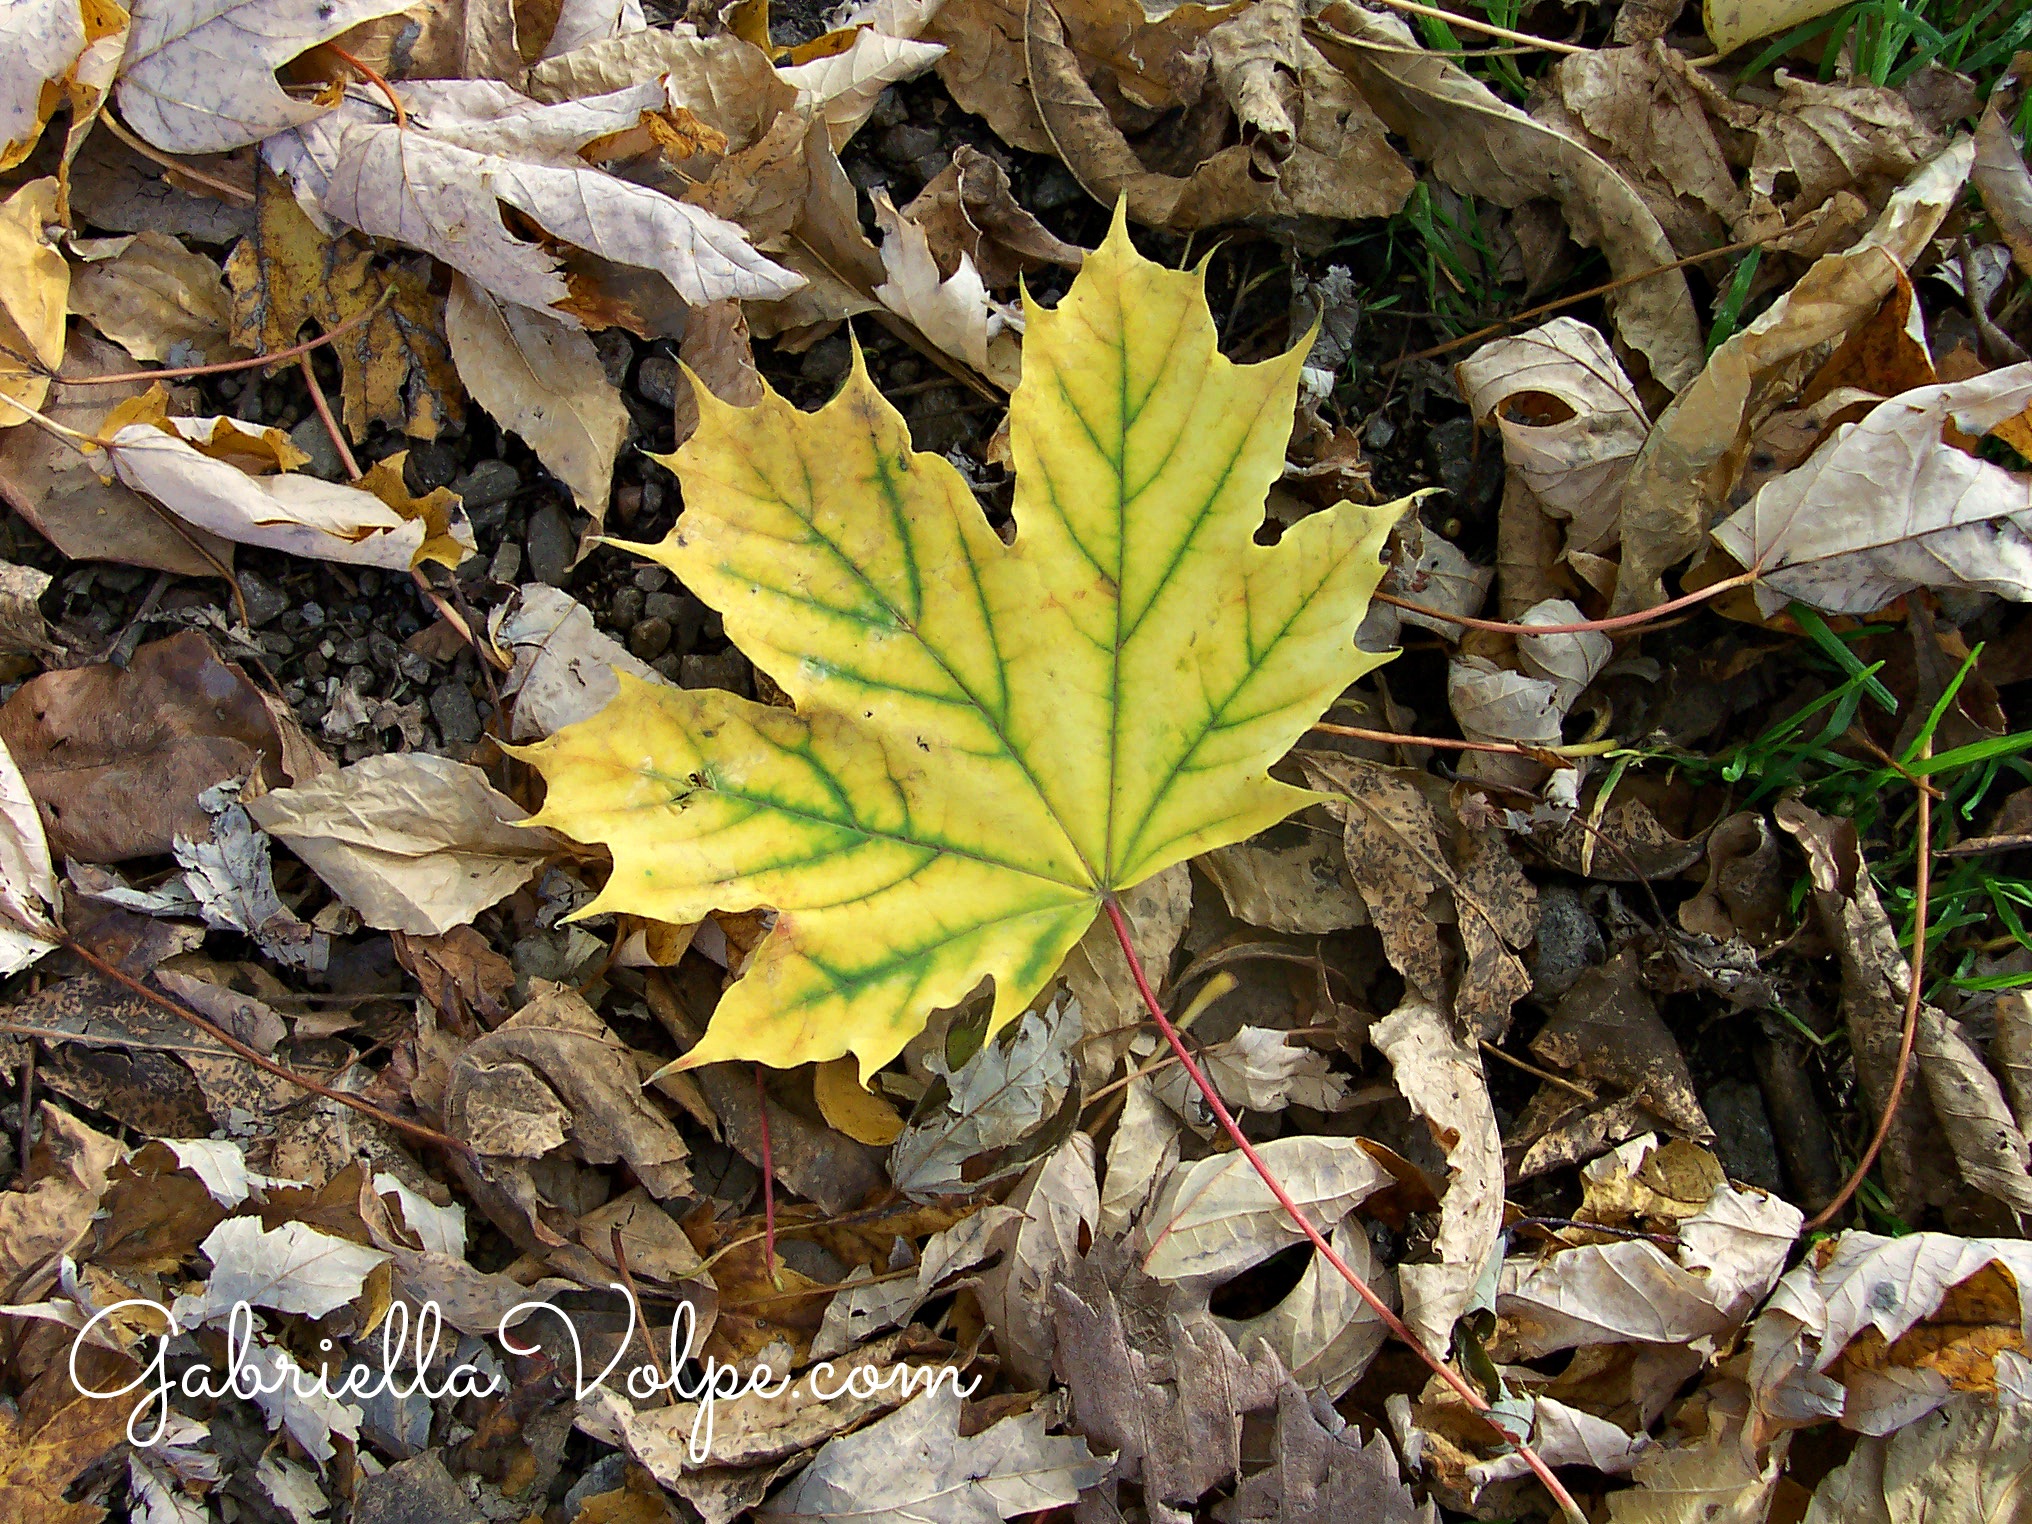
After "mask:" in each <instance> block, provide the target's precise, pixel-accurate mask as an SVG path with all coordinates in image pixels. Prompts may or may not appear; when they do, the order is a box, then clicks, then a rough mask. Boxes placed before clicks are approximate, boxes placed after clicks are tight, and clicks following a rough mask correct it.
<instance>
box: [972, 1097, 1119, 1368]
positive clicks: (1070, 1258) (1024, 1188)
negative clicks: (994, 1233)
mask: <svg viewBox="0 0 2032 1524" xmlns="http://www.w3.org/2000/svg"><path fill="white" fill-rule="evenodd" d="M1007 1205H1008V1206H1009V1207H1010V1208H1011V1209H1012V1210H1014V1211H1017V1212H1021V1213H1022V1214H1023V1217H1022V1220H1021V1221H1020V1222H1016V1223H1014V1224H1012V1225H1011V1226H1010V1227H1009V1228H1008V1229H1006V1230H1005V1231H1004V1233H1003V1234H1001V1235H1000V1237H999V1240H998V1242H999V1245H1000V1247H1001V1248H1002V1257H1001V1260H1000V1261H999V1262H998V1263H997V1264H995V1265H994V1266H992V1267H991V1268H990V1269H989V1270H987V1271H986V1272H985V1273H984V1274H983V1275H981V1276H980V1277H979V1279H978V1281H977V1282H976V1284H975V1288H974V1295H975V1296H976V1297H977V1298H978V1299H979V1300H980V1304H981V1312H982V1314H983V1316H985V1317H986V1319H987V1321H988V1327H989V1328H990V1329H991V1330H993V1332H994V1336H995V1347H996V1348H997V1349H999V1350H1000V1351H1001V1353H1002V1358H1003V1360H1004V1361H1006V1362H1007V1365H1008V1369H1009V1373H1010V1374H1011V1375H1012V1376H1013V1377H1014V1378H1015V1379H1016V1380H1017V1382H1018V1383H1020V1384H1021V1385H1023V1386H1026V1387H1032V1388H1035V1389H1037V1390H1039V1391H1042V1390H1043V1389H1044V1388H1046V1387H1047V1386H1049V1385H1050V1384H1051V1357H1052V1345H1053V1320H1052V1310H1051V1288H1052V1287H1053V1285H1055V1284H1056V1283H1057V1281H1058V1279H1059V1277H1060V1275H1061V1274H1062V1273H1063V1272H1064V1271H1065V1270H1066V1268H1067V1267H1069V1266H1070V1265H1072V1264H1073V1263H1074V1262H1075V1261H1076V1260H1077V1259H1078V1258H1079V1257H1080V1250H1081V1246H1082V1244H1083V1243H1090V1242H1091V1241H1092V1239H1093V1235H1094V1230H1095V1227H1096V1225H1097V1224H1098V1222H1099V1221H1100V1215H1101V1197H1100V1187H1099V1186H1098V1184H1097V1183H1096V1182H1095V1179H1094V1143H1093V1139H1091V1138H1089V1137H1088V1136H1087V1135H1086V1134H1085V1133H1083V1132H1075V1133H1074V1134H1073V1135H1072V1136H1071V1137H1069V1138H1067V1139H1066V1140H1065V1142H1063V1143H1062V1144H1060V1145H1059V1146H1058V1147H1057V1148H1055V1149H1053V1150H1052V1152H1050V1153H1049V1154H1047V1155H1045V1157H1043V1158H1042V1159H1039V1160H1038V1161H1037V1162H1036V1163H1035V1164H1033V1165H1031V1167H1030V1169H1029V1171H1028V1172H1027V1173H1026V1174H1025V1175H1024V1177H1023V1179H1022V1181H1021V1182H1020V1183H1019V1184H1018V1185H1017V1187H1016V1189H1015V1190H1014V1191H1012V1192H1010V1193H1009V1200H1008V1203H1007Z"/></svg>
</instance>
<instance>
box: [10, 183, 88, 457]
mask: <svg viewBox="0 0 2032 1524" xmlns="http://www.w3.org/2000/svg"><path fill="white" fill-rule="evenodd" d="M59 220H60V219H59V217H58V213H57V183H56V181H55V180H54V179H53V178H46V179H41V180H31V181H29V182H28V184H26V185H24V186H22V187H21V188H20V189H19V190H17V191H15V192H14V194H13V195H11V196H9V197H8V198H7V199H6V200H5V201H4V202H0V429H4V428H10V427H12V426H13V425H15V424H19V423H22V422H25V421H26V419H27V416H28V415H27V414H25V413H23V412H22V411H21V410H20V409H19V408H14V407H9V406H8V405H7V403H6V401H5V400H4V399H6V398H13V399H14V400H15V401H18V402H21V403H24V404H26V405H27V406H29V407H32V408H36V409H38V410H40V408H41V407H42V404H43V401H44V400H45V399H46V398H47V397H48V396H49V386H50V383H49V378H48V377H47V376H46V375H43V374H38V373H37V372H36V371H34V370H32V369H30V367H29V364H28V361H29V360H30V359H33V360H37V361H40V362H41V363H42V364H43V365H44V366H45V367H47V368H48V369H49V370H55V369H56V368H57V366H59V365H61V364H62V363H63V356H64V313H65V303H66V299H67V297H68V295H69V292H70V283H71V267H70V266H69V265H68V264H67V263H66V262H65V261H64V257H63V255H61V254H59V253H58V252H57V251H56V249H55V248H54V247H53V246H52V245H51V243H50V241H49V237H48V232H47V230H48V229H49V228H50V227H51V226H52V225H53V224H55V223H57V222H58V221H59ZM16 356H20V357H21V358H18V359H17V358H16Z"/></svg>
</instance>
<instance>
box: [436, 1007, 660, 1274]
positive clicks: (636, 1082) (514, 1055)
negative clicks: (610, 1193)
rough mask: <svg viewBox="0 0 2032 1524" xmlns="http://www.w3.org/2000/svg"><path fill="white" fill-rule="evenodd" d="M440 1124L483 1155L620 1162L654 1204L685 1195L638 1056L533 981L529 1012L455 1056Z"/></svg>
mask: <svg viewBox="0 0 2032 1524" xmlns="http://www.w3.org/2000/svg"><path fill="white" fill-rule="evenodd" d="M444 1115H445V1121H446V1125H447V1126H449V1127H450V1128H451V1130H452V1132H453V1133H454V1135H456V1136H458V1137H461V1138H465V1139H468V1140H470V1141H471V1143H472V1145H473V1147H474V1148H476V1149H478V1150H479V1151H480V1152H481V1153H483V1154H499V1155H505V1156H507V1157H509V1158H511V1159H534V1158H540V1157H541V1156H542V1155H543V1154H545V1153H547V1152H549V1151H550V1150H551V1149H553V1148H557V1147H559V1146H568V1147H569V1148H570V1150H571V1152H572V1153H573V1155H575V1156H576V1157H577V1158H579V1159H581V1160H583V1161H584V1162H585V1163H587V1164H613V1163H616V1162H617V1161H619V1162H625V1163H626V1164H627V1166H628V1168H629V1170H630V1171H632V1172H633V1174H634V1176H635V1178H636V1179H637V1180H639V1181H641V1182H642V1184H643V1185H644V1186H645V1187H647V1188H648V1190H649V1192H650V1194H651V1195H653V1196H655V1197H657V1198H658V1199H660V1200H668V1199H670V1198H671V1197H673V1196H681V1195H684V1194H685V1193H686V1192H687V1191H688V1189H689V1188H690V1184H691V1172H690V1170H689V1169H688V1168H687V1167H686V1163H685V1161H686V1159H687V1157H688V1156H689V1150H687V1149H686V1147H685V1145H684V1139H683V1138H681V1137H680V1136H678V1132H677V1129H676V1128H674V1127H673V1126H671V1124H670V1122H669V1120H668V1119H667V1118H665V1116H664V1115H663V1113H662V1112H661V1111H659V1110H658V1109H657V1108H656V1107H654V1106H652V1105H651V1104H650V1103H649V1101H648V1100H647V1099H646V1098H645V1097H644V1096H643V1094H642V1086H641V1079H640V1076H639V1074H638V1073H637V1070H636V1067H635V1059H634V1055H633V1054H631V1053H630V1052H629V1050H628V1049H627V1048H625V1047H623V1046H622V1045H621V1043H620V1042H619V1041H618V1040H617V1039H616V1038H615V1036H614V1034H613V1033H612V1032H611V1031H610V1030H608V1027H607V1024H606V1023H605V1022H603V1021H602V1020H600V1018H599V1016H598V1015H596V1014H595V1013H594V1011H593V1009H592V1007H591V1006H589V1005H587V1004H586V1003H585V1001H584V1000H583V999H581V998H580V997H579V995H578V993H577V992H576V991H574V990H571V989H568V988H566V987H565V986H563V985H554V984H547V983H545V982H543V981H541V980H537V981H533V983H532V994H531V998H530V1001H529V1003H528V1004H527V1005H525V1006H524V1007H523V1008H522V1009H521V1010H519V1011H517V1012H516V1013H515V1014H514V1015H513V1016H511V1017H509V1018H508V1019H507V1020H506V1021H504V1022H503V1023H502V1024H501V1025H500V1026H498V1027H496V1028H495V1029H494V1030H493V1031H491V1032H489V1033H488V1034H487V1035H486V1036H484V1037H482V1038H480V1039H479V1040H478V1041H477V1042H475V1043H473V1044H472V1046H471V1047H469V1048H467V1049H466V1050H465V1051H464V1052H463V1053H461V1054H460V1055H459V1056H458V1058H457V1060H456V1061H455V1062H454V1063H453V1065H452V1072H451V1080H450V1083H449V1084H448V1085H447V1087H446V1089H445V1098H444ZM624 1236H625V1235H624Z"/></svg>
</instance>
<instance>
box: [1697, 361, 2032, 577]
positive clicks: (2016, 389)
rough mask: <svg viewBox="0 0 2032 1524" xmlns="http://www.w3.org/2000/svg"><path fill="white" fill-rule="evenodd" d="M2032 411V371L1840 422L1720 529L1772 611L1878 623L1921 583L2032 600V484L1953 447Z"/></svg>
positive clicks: (1718, 536)
mask: <svg viewBox="0 0 2032 1524" xmlns="http://www.w3.org/2000/svg"><path fill="white" fill-rule="evenodd" d="M2028 406H2032V365H2012V366H2007V367H2006V368H2004V369H2003V370H1995V371H1991V372H1990V373H1989V374H1988V375H1984V376H1976V377H1974V378H1972V379H1970V380H1967V381H1955V382H1948V383H1946V384H1943V385H1939V386H1925V387H1920V388H1918V389H1917V390H1915V391H1909V392H1906V393H1905V394H1904V395H1903V396H1899V397H1893V398H1892V399H1890V400H1889V401H1888V402H1885V403H1882V404H1880V405H1879V406H1877V407H1875V408H1873V409H1872V410H1871V411H1870V412H1869V414H1868V415H1867V416H1865V417H1864V418H1863V420H1862V421H1861V422H1860V423H1845V424H1842V425H1840V426H1839V427H1838V428H1837V429H1836V430H1835V433H1834V437H1833V438H1831V439H1830V440H1828V441H1827V443H1825V444H1823V445H1822V446H1821V447H1820V448H1819V449H1818V450H1816V451H1814V453H1813V455H1812V456H1811V457H1810V458H1809V459H1808V460H1807V461H1806V463H1805V464H1804V465H1802V466H1799V467H1797V468H1795V469H1793V470H1791V471H1788V472H1786V473H1785V474H1784V475H1782V476H1778V477H1775V478H1773V479H1772V480H1771V481H1768V482H1766V483H1765V484H1764V486H1763V487H1762V489H1761V490H1759V492H1758V493H1757V495H1756V496H1755V497H1754V498H1752V499H1751V500H1750V502H1749V503H1748V504H1746V505H1745V506H1744V507H1743V508H1741V509H1739V510H1738V511H1737V512H1736V513H1735V514H1734V515H1732V516H1731V517H1730V518H1729V519H1727V520H1726V521H1725V522H1723V523H1722V524H1720V525H1718V526H1717V527H1716V529H1715V531H1714V538H1715V543H1716V544H1718V545H1720V546H1721V547H1722V549H1724V550H1726V551H1727V552H1728V553H1729V554H1730V555H1732V556H1734V557H1735V558H1736V560H1737V561H1739V562H1741V563H1742V564H1743V565H1745V566H1755V567H1758V568H1759V569H1760V570H1761V572H1762V575H1761V577H1760V578H1759V580H1758V583H1757V605H1758V607H1759V608H1761V609H1762V610H1763V611H1764V612H1765V613H1766V614H1771V613H1775V612H1776V611H1777V610H1779V609H1781V608H1783V607H1784V606H1785V604H1786V602H1787V601H1788V600H1789V599H1793V598H1797V599H1799V600H1801V601H1802V602H1805V603H1810V604H1812V605H1813V606H1814V607H1815V608H1819V609H1825V610H1827V611H1828V612H1829V613H1833V614H1871V613H1875V612H1876V611H1877V610H1878V609H1880V608H1882V607H1883V606H1884V605H1885V604H1887V603H1889V602H1890V601H1891V600H1892V599H1894V598H1896V597H1898V596H1900V595H1901V594H1903V593H1907V592H1910V591H1911V590H1912V589H1913V588H1915V587H1945V588H1966V589H1972V590H1978V591H1982V592H1988V593H1997V594H2000V595H2002V596H2003V597H2006V598H2015V599H2018V600H2019V601H2021V602H2022V601H2025V600H2028V599H2032V508H2028V506H2027V501H2026V490H2025V481H2024V478H2023V477H2022V476H2021V475H2019V474H2017V473H2015V472H2011V471H2006V470H2004V469H2003V468H2002V467H2001V466H1995V465H1992V464H1990V463H1989V462H1988V461H1986V460H1983V459H1981V458H1979V457H1977V456H1975V455H1972V454H1970V453H1969V452H1967V451H1966V450H1961V449H1957V448H1956V447H1955V446H1953V445H1951V444H1948V443H1946V442H1945V441H1944V439H1943V437H1942V436H1943V431H1944V430H1945V429H1946V428H1947V427H1948V426H1949V425H1950V424H1952V426H1953V427H1954V428H1956V429H1959V430H1960V431H1961V432H1963V433H1964V434H1968V435H1973V436H1980V435H1983V434H1986V433H1988V432H1989V431H1990V430H1991V429H1993V428H1995V427H1996V426H1997V425H1998V424H2000V423H2002V422H2004V421H2005V420H2006V419H2009V418H2014V417H2016V416H2018V415H2019V414H2020V413H2023V412H2024V411H2025V409H2026V408H2027V407H2028Z"/></svg>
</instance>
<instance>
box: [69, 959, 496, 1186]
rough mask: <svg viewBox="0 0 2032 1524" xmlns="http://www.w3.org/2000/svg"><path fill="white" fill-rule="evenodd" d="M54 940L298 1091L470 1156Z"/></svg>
mask: <svg viewBox="0 0 2032 1524" xmlns="http://www.w3.org/2000/svg"><path fill="white" fill-rule="evenodd" d="M57 941H58V943H59V944H60V945H61V946H62V947H63V948H64V950H65V951H66V952H69V953H71V954H72V955H73V956H75V957H76V958H77V959H78V960H79V961H80V962H82V963H83V964H85V965H86V966H87V967H88V968H91V969H93V970H94V971H96V972H97V973H99V974H101V975H103V976H104V977H106V978H108V979H111V980H112V981H113V982H114V983H115V984H119V985H122V986H124V987H125V988H127V989H129V990H131V991H133V992H134V993H135V994H137V995H139V996H140V997H141V998H142V999H143V1000H146V1001H147V1002H148V1003H149V1004H150V1005H153V1006H158V1007H160V1008H161V1009H163V1010H165V1011H168V1012H169V1013H170V1014H171V1015H172V1016H175V1017H177V1018H179V1019H180V1020H182V1021H185V1022H187V1023H189V1024H190V1025H191V1026H193V1027H195V1028H197V1029H198V1030H199V1031H200V1032H202V1033H204V1034H205V1036H207V1037H209V1038H211V1039H212V1041H213V1042H216V1043H218V1044H219V1045H220V1046H221V1047H223V1048H225V1049H226V1050H227V1051H229V1052H231V1053H233V1054H234V1055H236V1056H237V1057H239V1058H242V1059H244V1060H246V1062H248V1063H250V1064H252V1065H253V1066H254V1067H255V1068H257V1069H259V1070H261V1071H262V1072H263V1073H264V1074H272V1075H274V1076H275V1077H276V1078H277V1079H279V1080H287V1081H288V1082H289V1083H290V1084H292V1085H295V1086H296V1087H297V1088H299V1089H301V1090H308V1091H309V1092H310V1093H311V1094H312V1095H316V1096H322V1097H324V1099H326V1100H328V1101H336V1102H338V1104H339V1105H341V1106H344V1107H346V1108H347V1109H348V1110H350V1111H357V1112H359V1113H360V1115H361V1116H364V1117H372V1118H373V1119H374V1120H375V1121H377V1122H379V1123H380V1124H381V1125H382V1126H383V1127H392V1128H394V1129H395V1131H397V1132H400V1133H404V1134H406V1135H408V1136H409V1137H412V1138H415V1139H416V1140H417V1141H418V1142H419V1143H431V1144H435V1145H436V1146H437V1147H439V1148H443V1149H449V1150H450V1151H451V1152H453V1153H456V1154H468V1155H470V1154H471V1153H472V1150H471V1149H470V1148H468V1147H467V1146H466V1145H465V1144H463V1143H461V1142H460V1141H459V1140H458V1139H457V1138H454V1137H452V1136H450V1135H449V1134H447V1133H442V1132H438V1131H436V1130H435V1129H433V1128H429V1127H425V1126H424V1125H423V1124H422V1123H421V1122H411V1121H409V1120H407V1119H406V1118H403V1117H399V1116H396V1115H395V1114H394V1113H393V1112H392V1111H383V1110H382V1109H381V1108H380V1107H379V1106H376V1105H374V1104H373V1103H372V1102H371V1101H363V1100H361V1099H360V1097H358V1096H357V1095H348V1094H347V1093H346V1092H345V1091H343V1090H334V1089H333V1088H332V1087H331V1086H329V1085H325V1084H320V1083H319V1082H318V1081H317V1080H314V1079H312V1078H311V1077H310V1076H309V1075H307V1074H298V1073H297V1072H296V1071H295V1070H294V1069H286V1068H284V1067H283V1066H282V1065H281V1064H278V1063H277V1062H275V1060H274V1059H272V1058H269V1057H268V1056H267V1055H265V1054H263V1053H261V1052H259V1051H258V1050H256V1049H254V1048H250V1047H248V1046H247V1044H246V1043H244V1042H242V1041H240V1039H239V1038H237V1037H235V1036H234V1035H233V1034H232V1033H231V1032H228V1031H227V1030H226V1029H225V1028H223V1027H221V1026H219V1025H217V1024H216V1023H214V1022H211V1021H208V1020H206V1019H205V1018H204V1017H202V1016H200V1015H199V1014H198V1013H197V1012H196V1011H193V1010H192V1009H191V1008H190V1007H189V1006H187V1005H184V1004H183V1003H182V1002H181V1001H177V1000H172V999H170V998H169V996H167V995H164V994H160V993H158V992H157V991H155V990H152V989H150V988H149V987H148V986H147V985H145V984H143V983H142V982H141V981H140V980H139V979H136V978H135V977H134V976H133V975H132V974H130V973H128V972H126V971H125V970H124V969H121V968H116V967H115V966H114V965H113V964H111V963H108V962H107V961H106V960H105V959H104V958H102V957H100V956H99V955H98V954H97V953H95V952H93V951H92V950H91V949H90V948H87V947H85V946H84V945H83V944H81V943H80V942H79V941H78V940H77V939H76V938H75V937H73V936H71V935H70V933H69V932H65V931H59V932H58V933H57Z"/></svg>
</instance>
